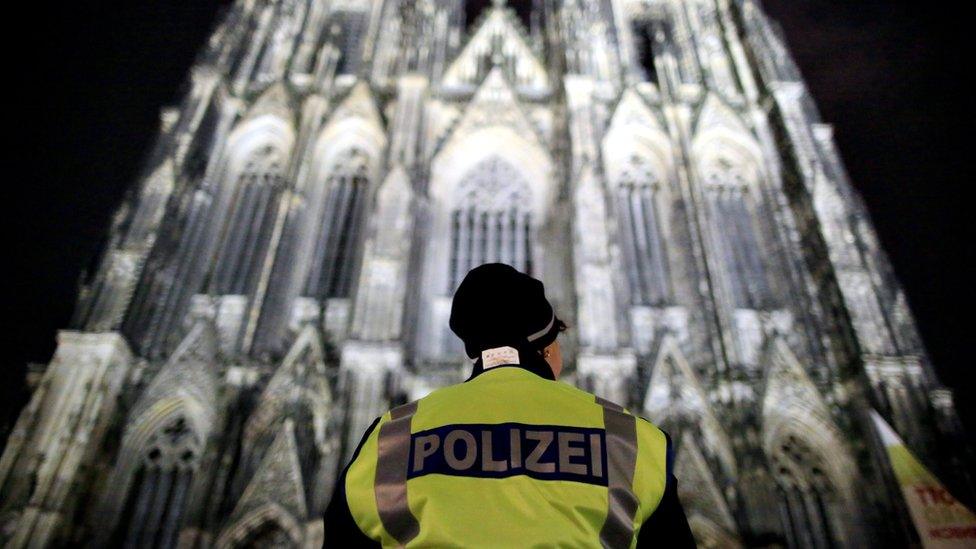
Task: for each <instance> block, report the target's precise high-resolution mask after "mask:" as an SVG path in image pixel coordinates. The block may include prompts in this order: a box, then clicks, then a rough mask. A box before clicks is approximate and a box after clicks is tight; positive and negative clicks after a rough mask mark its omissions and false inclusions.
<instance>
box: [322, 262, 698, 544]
mask: <svg viewBox="0 0 976 549" xmlns="http://www.w3.org/2000/svg"><path fill="white" fill-rule="evenodd" d="M450 326H451V329H452V330H453V331H454V333H455V334H457V335H458V337H460V338H461V339H462V340H463V341H464V347H465V351H466V353H467V354H468V356H469V357H471V358H472V359H477V360H476V361H475V365H474V370H473V372H472V374H471V377H469V378H468V379H467V381H465V382H464V383H461V384H459V385H454V386H451V387H445V388H442V389H439V390H437V391H434V392H432V393H431V394H429V395H427V396H426V397H424V398H422V399H420V400H418V401H415V402H411V403H409V404H405V405H403V406H400V407H398V408H394V409H393V410H392V411H390V412H388V413H386V414H384V415H383V416H382V417H381V418H378V419H377V420H376V421H374V422H373V424H372V425H371V426H370V427H369V429H368V430H367V431H366V434H365V435H364V436H363V440H362V442H360V444H359V447H358V448H357V449H356V452H355V453H354V455H353V457H352V460H351V462H350V463H349V465H348V466H347V467H346V469H345V470H344V471H343V472H342V474H341V476H340V477H339V479H338V480H337V483H336V490H335V493H334V494H333V497H332V502H331V503H330V505H329V508H328V509H327V511H326V516H325V546H326V547H340V546H342V547H347V546H378V545H380V544H382V545H383V546H408V547H414V546H417V547H419V546H427V547H448V546H451V547H528V546H559V547H598V546H600V545H602V546H604V547H632V546H635V545H636V546H637V547H646V546H654V547H694V546H695V542H694V540H693V538H692V536H691V530H690V529H689V527H688V522H687V520H686V518H685V514H684V511H683V510H682V508H681V504H680V503H679V502H678V498H677V493H676V483H675V479H674V476H673V475H672V473H671V470H672V449H671V441H670V439H669V438H668V436H667V435H666V434H665V433H664V432H662V431H661V430H660V429H658V428H657V427H655V426H654V425H652V424H651V423H649V422H648V421H646V420H644V419H643V418H639V417H636V416H634V415H632V414H630V413H628V412H627V411H626V410H624V409H622V408H621V407H620V406H618V405H616V404H614V403H612V402H609V401H606V400H604V399H601V398H599V397H595V396H594V395H592V394H589V393H586V392H583V391H581V390H578V389H576V388H573V387H571V386H569V385H567V384H565V383H559V382H557V381H556V378H558V377H559V374H560V372H561V370H562V357H561V356H560V351H559V343H558V341H557V340H556V336H557V335H558V334H559V332H561V331H562V330H564V329H565V328H566V327H565V324H563V322H562V321H560V320H559V319H557V318H556V316H555V314H554V311H553V309H552V306H551V305H550V304H549V302H548V300H547V299H546V297H545V291H544V288H543V285H542V283H541V282H540V281H538V280H536V279H534V278H532V277H530V276H528V275H525V274H523V273H520V272H518V271H516V270H515V269H514V268H512V267H510V266H508V265H502V264H499V263H493V264H487V265H482V266H480V267H477V268H475V269H473V270H472V271H471V272H469V273H468V274H467V276H466V277H465V278H464V280H463V281H462V282H461V285H460V286H459V287H458V290H457V292H456V293H455V295H454V302H453V306H452V309H451V319H450Z"/></svg>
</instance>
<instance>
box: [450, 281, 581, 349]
mask: <svg viewBox="0 0 976 549" xmlns="http://www.w3.org/2000/svg"><path fill="white" fill-rule="evenodd" d="M450 327H451V330H452V331H453V332H454V333H455V334H457V336H458V337H459V338H461V340H462V341H464V350H465V352H466V353H467V355H468V356H469V357H471V358H477V357H479V356H481V351H483V350H485V349H491V348H493V347H502V346H509V347H514V348H516V349H520V348H526V347H530V348H534V349H541V348H543V347H546V346H547V345H549V344H550V343H552V342H553V341H554V340H555V339H556V336H557V335H558V334H559V332H560V331H561V330H562V329H564V328H565V324H563V322H562V321H560V320H559V319H558V318H556V315H555V313H554V311H553V309H552V305H551V304H550V303H549V300H547V299H546V292H545V287H544V286H543V285H542V282H540V281H539V280H536V279H535V278H532V277H531V276H529V275H527V274H525V273H521V272H519V271H517V270H516V269H515V268H514V267H512V266H510V265H505V264H503V263H486V264H484V265H481V266H479V267H475V268H474V269H471V271H469V272H468V274H467V275H466V276H465V277H464V280H462V281H461V284H460V286H458V289H457V291H456V292H454V301H453V303H452V304H451V320H450Z"/></svg>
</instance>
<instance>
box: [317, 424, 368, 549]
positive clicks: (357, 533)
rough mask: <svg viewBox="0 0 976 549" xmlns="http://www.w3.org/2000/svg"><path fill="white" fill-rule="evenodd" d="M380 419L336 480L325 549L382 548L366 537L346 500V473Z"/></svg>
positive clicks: (364, 437)
mask: <svg viewBox="0 0 976 549" xmlns="http://www.w3.org/2000/svg"><path fill="white" fill-rule="evenodd" d="M379 421H380V418H376V419H375V420H374V421H373V423H372V425H370V426H369V429H366V433H365V434H364V435H363V438H362V440H360V441H359V446H357V447H356V451H355V452H353V454H352V459H350V460H349V463H348V464H346V467H345V469H343V470H342V474H340V475H339V478H338V479H337V480H336V484H335V489H334V490H333V492H332V501H330V502H329V507H328V508H327V509H326V510H325V539H324V541H323V543H322V547H323V548H328V547H380V543H379V542H378V541H375V540H373V539H371V538H369V537H367V536H366V534H364V533H363V531H362V530H360V529H359V526H358V525H357V524H356V521H355V520H353V518H352V512H351V511H349V502H348V501H347V500H346V473H347V472H349V466H350V465H352V462H354V461H356V458H357V457H359V450H361V449H362V447H363V444H365V442H366V439H367V438H369V434H370V433H372V432H373V429H375V428H376V424H377V423H379Z"/></svg>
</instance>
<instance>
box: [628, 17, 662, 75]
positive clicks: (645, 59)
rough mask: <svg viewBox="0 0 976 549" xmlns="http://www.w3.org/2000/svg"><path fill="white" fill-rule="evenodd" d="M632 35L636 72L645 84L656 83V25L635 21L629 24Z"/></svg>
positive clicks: (644, 21) (646, 21) (651, 22)
mask: <svg viewBox="0 0 976 549" xmlns="http://www.w3.org/2000/svg"><path fill="white" fill-rule="evenodd" d="M631 30H632V32H633V35H634V46H635V48H634V49H635V50H636V56H637V59H636V61H637V63H638V65H639V66H638V72H639V74H640V76H641V78H642V79H643V80H644V81H645V82H653V83H655V84H657V83H658V76H657V65H656V63H655V62H654V53H655V48H656V46H657V44H656V43H655V42H657V25H655V23H654V22H653V21H651V20H646V19H645V20H636V21H634V22H633V23H632V24H631Z"/></svg>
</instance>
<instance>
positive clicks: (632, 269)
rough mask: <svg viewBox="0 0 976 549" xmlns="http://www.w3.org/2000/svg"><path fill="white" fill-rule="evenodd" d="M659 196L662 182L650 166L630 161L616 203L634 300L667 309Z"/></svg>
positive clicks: (619, 182) (668, 284)
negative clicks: (665, 306)
mask: <svg viewBox="0 0 976 549" xmlns="http://www.w3.org/2000/svg"><path fill="white" fill-rule="evenodd" d="M659 194H660V182H659V181H658V180H657V177H656V176H655V175H654V173H653V172H652V170H651V167H650V166H649V165H648V163H647V162H646V161H645V160H644V159H642V158H640V157H638V156H633V157H631V159H630V160H629V162H628V164H627V166H626V167H625V169H624V171H623V172H622V173H621V175H620V177H619V178H618V180H617V188H616V201H617V216H618V218H619V223H620V231H621V234H622V240H623V244H624V249H625V252H624V253H625V256H626V260H627V276H628V278H629V279H630V287H631V289H632V293H631V296H632V297H631V299H632V302H633V303H635V304H640V305H657V306H660V305H664V304H666V303H668V302H669V300H670V295H671V289H670V288H671V280H670V275H669V272H668V261H667V256H666V253H667V252H666V248H665V244H664V234H663V232H662V227H661V215H660V209H659V201H660V197H659V196H658V195H659Z"/></svg>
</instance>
